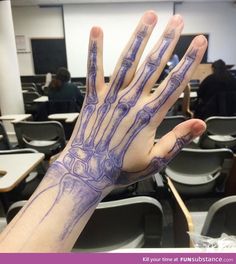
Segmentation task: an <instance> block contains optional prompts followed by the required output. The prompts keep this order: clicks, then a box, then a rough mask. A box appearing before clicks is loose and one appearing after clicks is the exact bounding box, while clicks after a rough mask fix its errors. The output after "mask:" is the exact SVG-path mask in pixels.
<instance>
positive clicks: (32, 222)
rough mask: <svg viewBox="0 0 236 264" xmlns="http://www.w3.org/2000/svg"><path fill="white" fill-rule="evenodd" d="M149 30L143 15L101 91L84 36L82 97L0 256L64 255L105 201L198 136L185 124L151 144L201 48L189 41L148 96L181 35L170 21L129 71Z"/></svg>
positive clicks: (97, 52) (195, 126)
mask: <svg viewBox="0 0 236 264" xmlns="http://www.w3.org/2000/svg"><path fill="white" fill-rule="evenodd" d="M156 22H157V16H156V14H155V12H154V11H148V12H146V13H145V14H144V16H143V17H142V18H141V20H140V22H139V24H138V25H137V28H136V29H135V31H134V33H133V35H132V36H131V38H130V40H129V42H128V45H127V46H126V48H125V49H124V51H123V52H122V56H121V58H120V59H119V61H118V63H117V65H116V67H115V71H114V73H113V75H112V77H111V81H110V83H109V84H108V85H107V86H106V85H105V83H104V75H103V65H102V50H103V44H102V43H103V32H102V30H101V28H99V27H93V28H92V30H91V33H90V41H89V55H88V77H87V78H88V80H87V82H88V89H87V95H86V97H85V101H84V105H83V108H82V112H81V114H80V115H79V119H78V121H77V124H76V126H75V130H74V133H73V134H72V137H71V138H70V140H69V142H68V144H67V146H66V147H65V148H64V150H63V152H62V153H61V155H60V156H59V157H58V159H57V160H56V161H55V162H54V163H53V164H52V165H51V167H50V168H49V170H48V172H47V174H46V175H45V177H44V179H43V181H42V182H41V184H40V186H39V187H38V189H37V190H36V192H35V193H34V194H33V196H32V197H31V198H30V200H29V201H28V202H27V204H26V205H25V207H24V208H23V209H22V210H21V211H20V212H19V213H18V214H17V216H16V217H15V218H14V219H13V220H12V221H11V222H10V224H9V225H8V226H7V227H6V229H5V230H4V231H3V232H2V233H1V235H0V251H1V252H65V251H70V250H71V249H72V247H73V245H74V243H75V241H76V240H77V238H78V236H79V235H80V234H81V232H82V230H83V228H84V227H85V225H86V223H87V221H88V220H89V218H90V217H91V215H92V213H93V212H94V210H95V209H96V207H97V205H98V203H99V202H100V201H101V200H102V199H103V198H104V197H105V196H106V195H108V193H110V192H111V191H112V190H114V189H115V188H116V187H122V186H127V185H129V184H132V183H134V182H137V181H140V180H143V179H144V178H145V177H148V176H151V175H153V173H155V172H157V171H160V170H161V169H162V168H163V167H165V166H166V165H167V163H168V162H169V161H170V160H171V159H172V158H173V157H174V156H175V155H176V154H177V153H178V152H179V151H180V149H181V148H182V147H183V146H184V145H185V144H188V143H189V142H190V141H192V140H193V139H194V138H195V137H198V136H200V135H201V134H202V133H203V131H204V130H205V123H204V122H203V121H201V120H197V119H190V120H187V121H185V122H183V123H181V124H179V125H178V126H176V127H175V128H174V129H173V130H172V131H170V132H169V133H168V134H166V135H165V136H164V137H163V138H161V139H160V140H159V141H158V142H157V143H156V144H155V143H154V138H155V133H156V129H157V127H158V125H159V124H160V123H161V121H162V120H163V118H164V116H165V115H166V113H167V112H168V109H169V108H170V107H171V106H172V105H173V104H174V102H175V101H176V100H177V99H178V97H179V96H180V94H181V93H182V92H183V90H184V88H185V87H186V85H187V83H188V82H189V80H190V77H191V75H192V74H193V72H194V70H195V69H196V67H197V66H198V64H199V63H200V61H201V59H202V57H203V54H204V53H205V51H206V47H207V40H206V38H205V37H204V36H202V35H200V36H197V37H195V38H194V40H193V41H192V43H191V44H190V47H189V49H188V50H187V51H186V54H185V56H184V57H183V59H182V60H181V62H180V63H179V64H178V65H177V66H176V67H175V70H174V71H173V72H172V73H170V74H169V75H168V76H167V78H166V79H165V81H163V82H162V84H160V86H159V89H157V90H156V91H155V92H154V93H152V94H150V91H151V89H152V87H153V86H154V84H155V80H156V79H157V78H158V76H160V73H161V72H162V71H163V68H164V66H165V65H166V63H167V60H168V57H170V56H171V53H172V50H173V49H174V47H175V44H176V43H177V41H178V39H179V36H180V34H181V32H182V29H183V19H182V17H181V16H180V15H174V16H173V17H172V18H171V19H170V21H169V23H168V25H167V27H166V29H165V31H164V33H163V35H162V36H161V38H160V40H159V42H158V43H157V45H156V46H155V47H154V48H153V49H152V50H151V53H150V55H149V56H147V58H146V59H145V61H144V63H143V64H142V65H141V66H140V68H139V69H138V70H137V67H138V64H139V61H140V59H141V56H142V53H143V51H144V49H145V46H146V43H147V41H148V39H149V37H150V35H151V33H152V31H153V29H154V27H155V25H156ZM130 58H132V60H131V59H130ZM127 61H128V62H129V63H124V62H127ZM176 80H178V81H176ZM143 142H145V144H143ZM134 155H135V158H134ZM117 217H119V216H117ZM111 224H112V223H111ZM91 239H93V238H92V237H91Z"/></svg>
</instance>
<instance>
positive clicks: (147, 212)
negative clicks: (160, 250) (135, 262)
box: [74, 196, 163, 252]
mask: <svg viewBox="0 0 236 264" xmlns="http://www.w3.org/2000/svg"><path fill="white" fill-rule="evenodd" d="M162 224H163V212H162V207H161V204H160V203H159V202H158V201H157V200H156V199H154V198H151V197H147V196H139V197H131V198H127V199H121V200H115V201H109V202H101V203H100V204H99V205H98V207H97V209H96V210H95V212H94V214H93V215H92V217H91V219H90V220H89V222H88V224H87V225H86V227H85V229H84V230H83V232H82V233H81V235H80V237H79V238H78V240H77V242H76V243H75V246H74V251H92V252H96V251H111V250H116V249H121V248H135V247H136V248H137V247H145V246H148V247H160V246H161V238H162ZM91 238H92V239H91Z"/></svg>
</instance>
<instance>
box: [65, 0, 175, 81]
mask: <svg viewBox="0 0 236 264" xmlns="http://www.w3.org/2000/svg"><path fill="white" fill-rule="evenodd" d="M149 9H153V10H155V11H156V12H157V13H158V16H159V23H158V26H157V27H156V30H155V31H154V32H153V34H152V37H151V39H150V41H149V43H150V44H149V46H148V47H149V48H150V46H152V44H154V43H155V41H157V39H158V36H160V34H161V33H162V30H163V28H164V26H165V25H166V23H167V21H168V19H169V18H170V16H171V15H172V12H173V4H172V3H148V2H147V3H121V4H88V5H64V21H65V38H66V48H67V60H68V68H69V70H70V71H71V75H72V76H78V77H84V76H86V64H87V52H88V40H89V31H90V29H91V27H92V26H94V25H98V26H101V27H102V28H103V31H104V52H103V53H104V55H103V56H104V73H105V75H106V76H109V75H111V73H112V71H113V68H114V66H115V63H116V61H117V59H118V57H119V55H120V53H121V51H122V49H123V47H124V46H125V45H126V42H127V41H128V39H129V37H130V36H131V33H132V32H133V30H134V28H135V27H136V25H137V23H138V21H139V19H140V17H141V15H142V14H143V13H144V12H145V11H146V10H149ZM147 50H148V48H147Z"/></svg>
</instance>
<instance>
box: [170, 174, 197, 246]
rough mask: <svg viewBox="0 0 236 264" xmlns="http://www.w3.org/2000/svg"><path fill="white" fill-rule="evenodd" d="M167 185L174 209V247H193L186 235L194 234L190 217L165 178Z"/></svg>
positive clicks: (178, 196) (176, 192)
mask: <svg viewBox="0 0 236 264" xmlns="http://www.w3.org/2000/svg"><path fill="white" fill-rule="evenodd" d="M167 184H168V187H169V188H170V190H171V193H172V195H173V197H174V207H175V209H174V212H173V219H174V220H173V221H174V236H175V246H176V247H193V244H192V242H191V241H190V238H189V235H188V234H187V232H194V225H193V219H192V216H191V214H190V212H189V211H188V209H187V207H186V206H185V204H184V202H183V200H182V198H181V197H180V195H179V193H178V191H177V190H176V188H175V186H174V184H173V183H172V181H171V179H170V178H169V177H167Z"/></svg>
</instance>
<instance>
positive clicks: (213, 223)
mask: <svg viewBox="0 0 236 264" xmlns="http://www.w3.org/2000/svg"><path fill="white" fill-rule="evenodd" d="M235 210H236V196H235V195H234V196H228V197H225V198H222V199H220V200H218V201H216V202H214V203H213V204H212V205H211V206H210V208H209V209H208V211H198V212H191V210H190V212H189V213H190V214H191V216H192V220H193V226H194V233H193V235H194V234H195V235H197V236H198V235H202V236H207V237H212V238H218V237H220V236H221V235H222V234H223V233H225V234H227V235H229V236H232V235H234V236H235V235H236V225H235V222H236V213H235Z"/></svg>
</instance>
